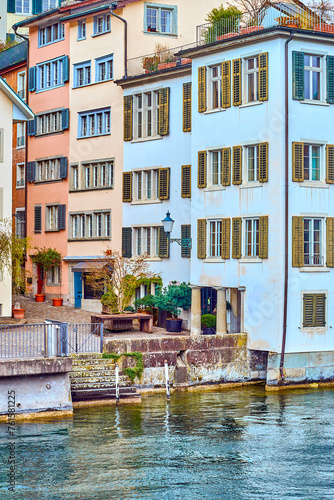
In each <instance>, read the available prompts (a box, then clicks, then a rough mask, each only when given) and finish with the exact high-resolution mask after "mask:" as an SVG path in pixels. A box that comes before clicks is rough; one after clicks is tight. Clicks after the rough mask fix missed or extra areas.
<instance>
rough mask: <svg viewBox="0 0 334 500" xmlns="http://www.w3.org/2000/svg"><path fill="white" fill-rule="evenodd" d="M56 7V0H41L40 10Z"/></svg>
mask: <svg viewBox="0 0 334 500" xmlns="http://www.w3.org/2000/svg"><path fill="white" fill-rule="evenodd" d="M57 7H58V0H43V3H42V12H45V11H46V10H51V9H56V8H57Z"/></svg>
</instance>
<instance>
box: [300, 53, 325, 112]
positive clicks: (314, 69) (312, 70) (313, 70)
mask: <svg viewBox="0 0 334 500" xmlns="http://www.w3.org/2000/svg"><path fill="white" fill-rule="evenodd" d="M306 57H310V58H312V57H319V59H320V67H317V66H313V65H312V63H311V64H310V65H308V66H307V65H306V62H305V58H306ZM307 73H309V76H308V77H307V75H306V74H307ZM313 73H319V74H320V78H319V94H320V96H319V99H314V98H313V96H312V93H313V78H312V74H313ZM307 79H308V80H309V85H310V87H309V88H310V97H305V96H304V101H306V102H315V103H317V102H325V100H326V95H325V94H326V92H325V84H324V81H325V80H326V78H325V77H324V56H323V55H321V54H309V53H306V54H304V91H305V93H306V80H307Z"/></svg>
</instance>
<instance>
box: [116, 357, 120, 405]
mask: <svg viewBox="0 0 334 500" xmlns="http://www.w3.org/2000/svg"><path fill="white" fill-rule="evenodd" d="M115 378H116V404H117V403H118V402H119V373H118V364H117V363H116V366H115Z"/></svg>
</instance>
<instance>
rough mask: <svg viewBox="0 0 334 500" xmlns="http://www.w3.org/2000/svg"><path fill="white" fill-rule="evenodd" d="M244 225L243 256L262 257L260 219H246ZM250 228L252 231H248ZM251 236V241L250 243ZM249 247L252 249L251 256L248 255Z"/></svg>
mask: <svg viewBox="0 0 334 500" xmlns="http://www.w3.org/2000/svg"><path fill="white" fill-rule="evenodd" d="M242 225H243V228H244V229H243V245H242V248H243V256H244V258H246V259H248V258H259V255H260V218H259V217H245V218H244V219H243V221H242ZM248 227H250V231H249V230H248ZM249 236H250V241H249ZM248 245H250V247H251V251H250V254H249V253H248V248H247V247H248Z"/></svg>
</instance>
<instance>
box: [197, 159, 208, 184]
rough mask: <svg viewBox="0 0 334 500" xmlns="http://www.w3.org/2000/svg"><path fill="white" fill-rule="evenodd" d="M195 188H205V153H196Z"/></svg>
mask: <svg viewBox="0 0 334 500" xmlns="http://www.w3.org/2000/svg"><path fill="white" fill-rule="evenodd" d="M197 179H198V181H197V186H198V187H199V188H205V187H206V151H199V152H198V177H197Z"/></svg>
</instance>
